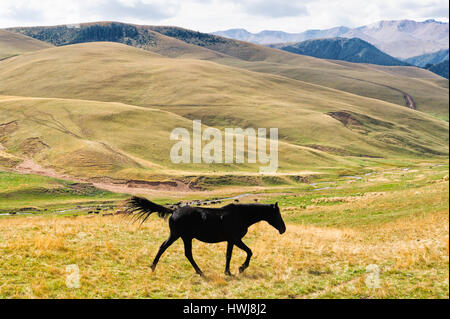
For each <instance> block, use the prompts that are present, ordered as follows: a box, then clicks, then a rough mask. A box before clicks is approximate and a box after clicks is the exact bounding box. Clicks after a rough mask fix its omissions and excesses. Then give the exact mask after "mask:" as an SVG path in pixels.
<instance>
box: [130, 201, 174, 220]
mask: <svg viewBox="0 0 450 319" xmlns="http://www.w3.org/2000/svg"><path fill="white" fill-rule="evenodd" d="M125 212H126V213H127V214H129V215H132V216H134V217H135V221H136V220H139V219H140V220H142V222H141V223H143V222H145V221H146V220H147V218H149V216H150V215H151V214H152V213H158V216H159V217H161V218H167V217H168V216H169V215H171V214H173V212H174V210H172V209H170V208H167V207H164V206H161V205H158V204H156V203H153V202H151V201H149V200H148V199H145V198H142V197H137V196H133V197H131V198H130V199H128V200H126V201H125Z"/></svg>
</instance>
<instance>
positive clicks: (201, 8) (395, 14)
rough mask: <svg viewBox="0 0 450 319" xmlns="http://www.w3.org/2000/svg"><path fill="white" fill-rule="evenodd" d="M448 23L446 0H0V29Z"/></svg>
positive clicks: (296, 29) (276, 27) (256, 28)
mask: <svg viewBox="0 0 450 319" xmlns="http://www.w3.org/2000/svg"><path fill="white" fill-rule="evenodd" d="M429 18H435V19H438V20H441V21H448V2H447V1H446V0H397V1H386V0H371V1H361V0H302V1H292V0H247V1H238V0H79V1H57V0H34V1H33V0H2V1H0V27H12V26H29V25H55V24H68V23H77V22H89V21H104V20H114V21H123V22H131V23H137V24H157V25H177V26H181V27H185V28H190V29H194V30H199V31H204V32H211V31H217V30H223V29H229V28H245V29H248V30H249V31H251V32H257V31H261V30H284V31H288V32H301V31H304V30H307V29H323V28H330V27H334V26H338V25H345V26H349V27H355V26H360V25H365V24H370V23H373V22H376V21H379V20H400V19H412V20H419V21H422V20H425V19H429Z"/></svg>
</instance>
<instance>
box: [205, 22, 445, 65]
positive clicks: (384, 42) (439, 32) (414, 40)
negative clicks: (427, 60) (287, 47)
mask: <svg viewBox="0 0 450 319" xmlns="http://www.w3.org/2000/svg"><path fill="white" fill-rule="evenodd" d="M213 34H216V35H220V36H224V37H228V38H233V39H237V40H243V41H248V42H253V43H257V44H274V43H286V42H300V41H305V40H311V39H319V38H336V37H343V38H360V39H362V40H364V41H367V42H369V43H371V44H373V45H375V46H376V47H377V48H378V49H380V50H381V51H383V52H385V53H387V54H389V55H391V56H393V57H396V58H403V59H405V58H409V57H413V56H418V55H422V54H425V53H431V52H436V51H438V50H441V49H448V46H449V42H448V36H449V33H448V23H444V22H439V21H436V20H432V19H431V20H426V21H423V22H416V21H411V20H394V21H380V22H377V23H373V24H369V25H365V26H361V27H357V28H348V27H343V26H341V27H335V28H331V29H326V30H307V31H305V32H301V33H287V32H283V31H270V30H266V31H262V32H259V33H250V32H248V31H246V30H244V29H231V30H226V31H217V32H214V33H213Z"/></svg>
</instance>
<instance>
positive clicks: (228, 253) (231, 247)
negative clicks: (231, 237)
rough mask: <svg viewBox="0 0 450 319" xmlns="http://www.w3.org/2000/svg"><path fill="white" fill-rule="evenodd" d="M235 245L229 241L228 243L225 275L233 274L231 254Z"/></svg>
mask: <svg viewBox="0 0 450 319" xmlns="http://www.w3.org/2000/svg"><path fill="white" fill-rule="evenodd" d="M233 246H234V244H233V243H232V242H230V241H229V242H228V245H227V261H226V263H225V275H227V276H231V272H230V261H231V255H232V253H233Z"/></svg>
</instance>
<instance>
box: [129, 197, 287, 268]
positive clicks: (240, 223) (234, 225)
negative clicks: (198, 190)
mask: <svg viewBox="0 0 450 319" xmlns="http://www.w3.org/2000/svg"><path fill="white" fill-rule="evenodd" d="M126 206H127V207H126V212H127V213H128V214H135V215H134V216H135V218H136V219H141V220H142V223H143V222H144V221H146V220H147V218H148V217H149V216H150V214H152V213H157V214H158V216H159V217H161V218H166V217H168V216H170V218H169V227H170V235H169V238H167V239H166V241H165V242H164V243H163V244H162V245H161V247H160V248H159V251H158V253H157V254H156V257H155V259H154V260H153V263H152V265H151V268H152V270H153V271H155V268H156V264H157V263H158V260H159V258H160V257H161V255H162V254H163V253H164V251H165V250H166V249H167V248H168V247H169V246H170V245H172V244H173V243H174V242H175V241H176V240H177V239H178V238H180V237H181V239H183V242H184V253H185V255H186V258H187V259H188V260H189V261H190V263H191V264H192V266H193V267H194V269H195V271H196V272H197V274H199V275H203V273H202V271H201V270H200V268H199V267H198V266H197V264H196V263H195V261H194V258H193V257H192V239H194V238H196V239H198V240H201V241H203V242H206V243H218V242H223V241H226V242H227V243H228V246H227V255H226V256H227V257H226V264H225V274H226V275H229V276H231V273H230V260H231V254H232V252H233V246H234V245H236V246H237V247H239V248H240V249H242V250H244V251H245V252H246V253H247V258H246V259H245V262H244V263H243V264H242V266H240V267H239V272H243V271H244V270H245V269H246V268H247V267H248V266H249V263H250V258H251V257H252V251H251V250H250V248H248V247H247V246H246V245H245V244H244V243H243V242H242V238H243V237H244V236H245V234H246V233H247V230H248V228H249V227H250V226H251V225H253V224H255V223H257V222H259V221H262V220H264V221H266V222H268V223H269V224H270V225H272V226H273V227H274V228H276V229H277V230H278V231H279V232H280V234H283V233H284V232H285V231H286V226H285V224H284V221H283V219H282V218H281V214H280V209H279V208H278V203H276V204H270V205H266V204H230V205H226V206H223V207H221V208H203V207H191V206H184V207H178V208H173V209H171V208H167V207H164V206H161V205H158V204H155V203H153V202H151V201H149V200H147V199H145V198H141V197H132V198H131V199H129V200H127V202H126Z"/></svg>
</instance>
